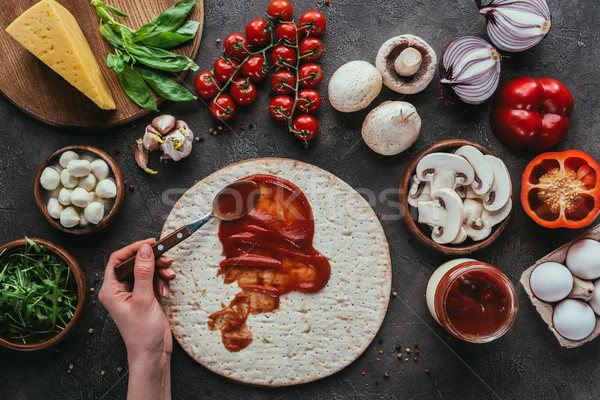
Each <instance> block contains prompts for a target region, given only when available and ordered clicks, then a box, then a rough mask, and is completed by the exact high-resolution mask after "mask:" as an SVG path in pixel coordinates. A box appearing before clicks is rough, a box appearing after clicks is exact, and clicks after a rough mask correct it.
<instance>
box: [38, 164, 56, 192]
mask: <svg viewBox="0 0 600 400" xmlns="http://www.w3.org/2000/svg"><path fill="white" fill-rule="evenodd" d="M59 183H60V175H59V174H58V171H57V170H56V168H54V167H46V168H44V170H43V171H42V175H41V176H40V184H41V185H42V187H43V188H44V189H46V190H54V189H56V188H57V187H58V184H59Z"/></svg>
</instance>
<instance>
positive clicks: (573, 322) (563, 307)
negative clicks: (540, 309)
mask: <svg viewBox="0 0 600 400" xmlns="http://www.w3.org/2000/svg"><path fill="white" fill-rule="evenodd" d="M552 323H553V324H554V329H556V330H557V332H558V333H560V334H561V336H563V337H565V338H567V339H569V340H581V339H584V338H586V337H588V336H589V335H590V333H592V331H593V330H594V327H595V326H596V315H595V314H594V311H593V310H592V308H591V307H590V306H589V305H588V304H587V303H586V302H584V301H581V300H576V299H565V300H563V301H561V302H560V303H558V304H557V305H556V307H554V314H553V315H552Z"/></svg>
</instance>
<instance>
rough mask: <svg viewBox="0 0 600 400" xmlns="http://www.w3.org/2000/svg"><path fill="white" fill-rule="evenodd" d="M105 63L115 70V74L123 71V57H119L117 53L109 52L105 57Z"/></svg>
mask: <svg viewBox="0 0 600 400" xmlns="http://www.w3.org/2000/svg"><path fill="white" fill-rule="evenodd" d="M106 65H108V68H110V69H112V70H114V71H115V74H117V75H121V74H122V73H123V69H124V68H125V63H124V62H123V58H121V57H120V56H119V55H117V54H112V53H110V54H109V55H108V57H107V58H106Z"/></svg>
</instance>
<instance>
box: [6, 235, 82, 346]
mask: <svg viewBox="0 0 600 400" xmlns="http://www.w3.org/2000/svg"><path fill="white" fill-rule="evenodd" d="M86 295H87V282H86V278H85V273H84V272H83V270H82V269H81V267H80V266H79V263H78V262H77V260H75V258H73V256H71V255H70V254H69V253H68V252H67V251H66V250H65V249H63V248H62V247H60V246H57V245H56V244H54V243H52V242H49V241H47V240H44V239H35V238H34V239H28V238H25V239H19V240H15V241H14V242H11V243H8V244H6V245H4V246H2V247H0V345H2V346H4V347H7V348H10V349H14V350H21V351H34V350H41V349H45V348H48V347H51V346H53V345H55V344H57V343H58V342H60V341H62V340H63V339H65V338H66V337H67V336H68V335H69V334H70V333H71V332H72V331H73V329H74V327H75V325H76V324H77V321H78V320H79V318H80V317H81V313H82V311H83V305H84V303H85V298H86Z"/></svg>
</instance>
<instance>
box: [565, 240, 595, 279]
mask: <svg viewBox="0 0 600 400" xmlns="http://www.w3.org/2000/svg"><path fill="white" fill-rule="evenodd" d="M567 267H569V269H570V270H571V272H572V273H573V275H575V276H576V277H578V278H581V279H588V280H589V279H597V278H600V243H599V242H597V241H595V240H592V239H583V240H578V241H577V242H575V243H573V244H572V245H571V247H569V250H568V251H567Z"/></svg>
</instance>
